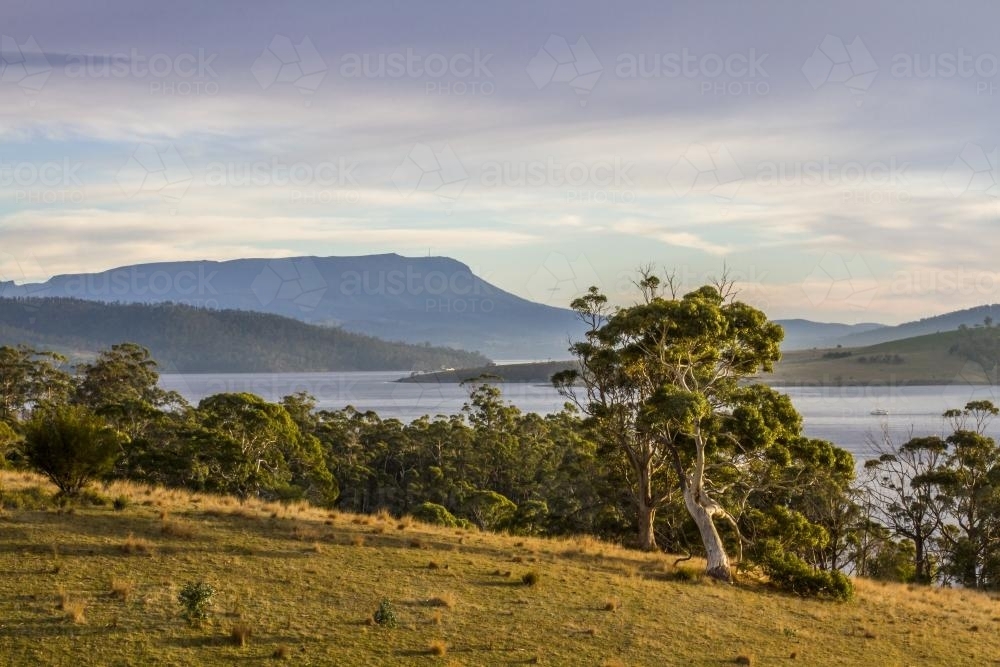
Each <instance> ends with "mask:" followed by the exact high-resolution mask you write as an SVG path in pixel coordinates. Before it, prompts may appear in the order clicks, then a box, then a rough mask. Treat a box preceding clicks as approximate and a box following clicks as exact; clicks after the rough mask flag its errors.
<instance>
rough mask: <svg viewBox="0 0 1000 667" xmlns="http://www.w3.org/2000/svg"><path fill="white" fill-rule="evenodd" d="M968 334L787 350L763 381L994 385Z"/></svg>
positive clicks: (520, 367) (530, 373)
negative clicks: (972, 353) (968, 351)
mask: <svg viewBox="0 0 1000 667" xmlns="http://www.w3.org/2000/svg"><path fill="white" fill-rule="evenodd" d="M978 331H985V330H978ZM965 336H966V334H963V333H962V332H961V331H949V332H945V333H938V334H931V335H927V336H917V337H914V338H906V339H903V340H898V341H890V342H887V343H879V344H877V345H869V346H867V347H856V348H847V347H844V348H839V347H838V348H833V347H830V348H821V349H812V350H795V351H791V352H785V353H784V354H783V355H782V358H781V361H779V362H778V363H777V364H775V368H774V372H773V373H769V374H766V375H761V376H760V380H761V381H762V382H765V383H767V384H772V385H815V386H836V385H907V384H909V385H922V384H923V385H926V384H989V383H990V378H989V377H988V376H987V373H986V371H985V370H984V368H983V366H982V365H980V364H978V363H976V362H973V361H969V360H968V359H967V358H966V357H964V356H962V355H961V354H958V353H956V352H955V349H954V348H955V346H956V344H958V343H959V342H961V341H962V340H963V339H965ZM575 366H576V364H575V362H572V361H564V362H546V363H525V364H508V365H503V366H479V367H475V368H459V369H456V370H452V371H439V372H434V373H424V374H419V375H414V376H412V377H407V378H403V379H401V380H400V382H462V381H463V380H467V379H470V378H474V377H479V376H480V375H484V374H486V375H492V376H496V377H498V378H499V379H500V380H501V381H504V382H530V383H535V384H548V383H549V382H550V381H551V378H552V375H554V374H555V373H557V372H559V371H562V370H566V369H568V368H574V367H575Z"/></svg>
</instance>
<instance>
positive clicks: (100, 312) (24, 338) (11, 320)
mask: <svg viewBox="0 0 1000 667" xmlns="http://www.w3.org/2000/svg"><path fill="white" fill-rule="evenodd" d="M123 341H129V342H134V343H139V344H140V345H143V346H144V347H147V348H148V349H149V350H150V351H151V352H152V354H153V357H154V358H155V359H156V360H157V361H158V362H159V363H160V366H161V369H164V370H171V371H186V372H199V373H202V372H234V373H235V372H242V373H247V372H257V373H264V372H296V371H297V372H307V371H362V370H368V371H371V370H408V369H418V370H429V369H436V368H442V367H452V366H459V365H464V366H469V365H480V364H483V363H486V361H487V359H486V357H484V356H482V355H480V354H475V353H471V352H465V351H462V350H454V349H445V348H437V347H430V346H426V345H411V344H404V343H391V342H387V341H384V340H380V339H377V338H373V337H371V336H365V335H361V334H357V333H352V332H348V331H344V330H342V329H338V328H334V327H320V326H315V325H311V324H306V323H304V322H300V321H298V320H294V319H290V318H287V317H279V316H277V315H268V314H263V313H254V312H247V311H236V310H208V309H204V308H194V307H191V306H182V305H176V304H158V305H145V304H105V303H97V302H93V301H83V300H79V299H58V298H45V299H37V298H27V299H0V345H18V344H24V345H28V346H31V347H34V348H36V349H47V350H55V351H59V352H62V353H64V354H66V355H67V356H71V357H73V358H77V359H80V358H87V357H89V356H93V354H94V353H96V352H97V351H98V350H101V349H106V348H108V347H110V346H111V345H114V344H115V343H120V342H123Z"/></svg>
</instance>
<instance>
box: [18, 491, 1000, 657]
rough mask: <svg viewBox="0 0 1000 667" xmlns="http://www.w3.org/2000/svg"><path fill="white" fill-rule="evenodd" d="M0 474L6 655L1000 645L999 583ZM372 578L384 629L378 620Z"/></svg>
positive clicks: (662, 652) (850, 651) (687, 653)
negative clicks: (788, 567)
mask: <svg viewBox="0 0 1000 667" xmlns="http://www.w3.org/2000/svg"><path fill="white" fill-rule="evenodd" d="M0 480H2V484H3V488H4V496H3V502H4V504H5V506H6V508H5V509H4V510H3V512H2V515H0V571H2V573H3V574H2V576H0V658H2V660H0V662H2V663H3V664H4V665H74V666H79V665H216V664H280V663H281V662H282V661H288V662H289V663H292V664H304V665H396V664H427V665H435V664H441V665H445V664H452V665H518V664H543V665H595V666H596V665H607V666H611V665H674V664H677V665H680V664H683V665H724V664H754V665H758V664H759V665H772V664H803V665H824V664H830V665H834V664H836V665H845V664H869V665H917V664H921V665H924V664H942V665H945V664H946V665H983V664H998V661H1000V632H998V631H1000V602H998V601H997V600H996V599H991V598H989V597H987V596H985V595H981V594H976V593H971V592H965V591H957V590H943V589H923V588H912V587H907V586H902V585H895V584H879V583H874V582H866V581H859V582H857V584H858V595H857V599H856V600H855V601H853V602H850V603H831V602H821V601H815V600H807V599H800V598H797V597H793V596H788V595H783V594H779V593H777V592H774V591H771V590H770V589H768V588H767V587H766V586H764V585H763V584H761V583H759V582H747V581H744V582H742V583H740V584H737V585H735V586H729V585H725V584H718V583H714V582H710V581H706V580H704V579H703V578H702V577H701V576H700V575H698V574H697V572H698V570H697V567H698V564H697V563H696V562H693V563H686V564H682V565H681V566H680V569H678V568H675V567H674V558H673V557H669V556H665V555H662V554H642V553H636V552H632V551H627V550H623V549H621V548H619V547H616V546H614V545H608V544H604V543H601V542H598V541H596V540H593V539H590V538H580V539H571V540H544V539H532V538H520V537H510V536H503V535H494V534H487V533H480V532H475V531H458V530H452V529H442V528H436V527H431V526H426V525H422V524H418V523H414V522H412V521H410V520H408V519H406V518H404V519H398V518H393V517H390V516H386V515H383V516H354V515H345V514H337V513H333V512H327V511H325V510H319V509H315V508H310V507H308V506H305V505H298V504H293V505H277V504H273V505H272V504H266V503H260V502H249V503H246V504H244V505H241V504H239V503H238V502H237V501H236V500H234V499H231V498H219V497H214V496H204V495H197V494H190V493H187V492H183V491H174V490H164V489H156V488H146V487H138V486H132V485H127V484H115V485H112V486H111V487H109V488H107V489H103V490H102V491H101V493H102V494H104V495H106V496H108V497H112V498H113V497H118V496H124V497H125V498H127V499H128V502H127V505H126V507H125V509H123V510H121V511H116V510H115V509H114V507H112V506H111V505H86V506H83V505H81V506H78V507H76V508H74V509H73V510H71V511H70V510H59V509H57V508H55V507H52V506H51V504H49V503H48V502H47V500H46V498H47V497H48V496H50V495H51V493H52V492H53V489H52V488H50V487H49V486H48V485H47V483H45V482H43V481H42V480H41V479H40V478H38V477H36V476H33V475H29V474H22V473H10V472H6V473H0ZM13 506H19V507H16V508H15V507H13ZM532 572H533V573H535V574H536V575H537V578H538V582H537V584H536V585H534V586H529V585H526V584H525V583H523V582H522V578H523V576H524V575H526V574H528V573H532ZM199 580H204V581H206V582H208V583H210V584H211V585H212V586H214V587H215V588H216V589H217V594H216V596H215V598H214V604H213V607H212V612H211V614H210V616H209V618H208V620H207V621H206V622H204V623H203V624H202V625H201V626H200V627H191V626H189V624H188V623H187V622H186V621H185V620H183V619H182V618H181V615H180V612H181V608H180V606H179V604H178V602H177V593H178V591H179V590H180V588H181V587H182V586H184V585H185V584H186V583H189V582H195V581H199ZM382 598H388V599H389V600H390V601H391V602H392V604H393V606H394V607H395V610H396V614H397V616H398V619H399V625H398V627H397V628H395V629H388V628H383V627H380V626H378V625H374V624H373V621H372V620H371V616H372V614H373V612H374V611H375V610H376V608H377V607H378V604H379V601H380V600H381V599H382ZM240 644H242V645H240ZM748 661H749V662H748Z"/></svg>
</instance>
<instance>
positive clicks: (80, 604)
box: [58, 589, 87, 624]
mask: <svg viewBox="0 0 1000 667" xmlns="http://www.w3.org/2000/svg"><path fill="white" fill-rule="evenodd" d="M58 600H59V611H61V612H63V613H64V614H65V615H66V618H67V619H68V620H70V621H72V622H73V623H76V624H82V623H86V622H87V619H86V617H85V616H84V612H85V611H86V610H87V602H86V600H82V599H80V598H78V597H74V596H71V595H69V594H68V593H66V592H65V591H63V590H61V589H60V591H59V594H58Z"/></svg>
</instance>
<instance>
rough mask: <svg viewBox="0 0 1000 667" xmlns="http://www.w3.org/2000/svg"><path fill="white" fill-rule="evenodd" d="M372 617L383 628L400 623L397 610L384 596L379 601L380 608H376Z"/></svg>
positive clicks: (392, 626)
mask: <svg viewBox="0 0 1000 667" xmlns="http://www.w3.org/2000/svg"><path fill="white" fill-rule="evenodd" d="M372 619H373V620H374V621H375V622H376V623H377V624H379V625H380V626H382V627H383V628H394V627H396V625H397V624H398V620H397V619H396V611H395V610H394V609H393V608H392V603H391V602H389V600H388V599H387V598H382V601H381V602H379V603H378V609H376V610H375V613H374V614H373V615H372Z"/></svg>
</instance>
